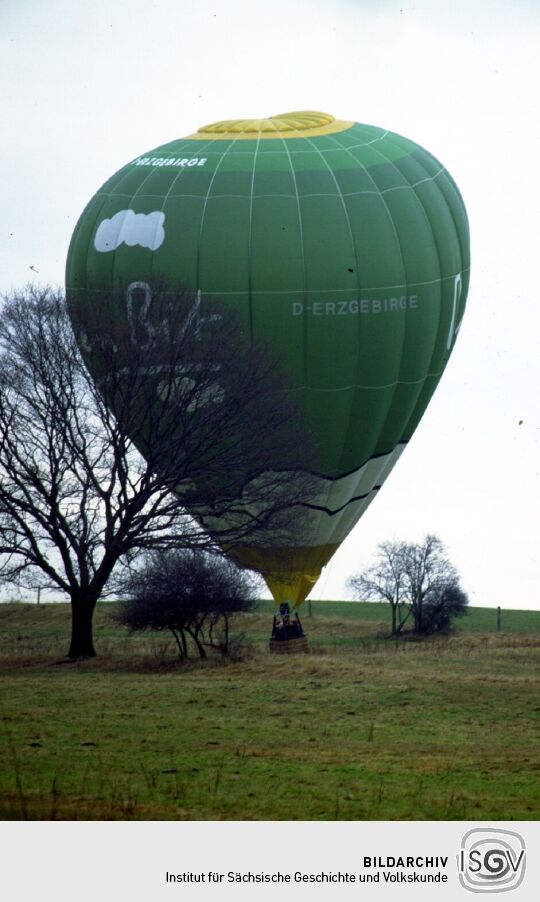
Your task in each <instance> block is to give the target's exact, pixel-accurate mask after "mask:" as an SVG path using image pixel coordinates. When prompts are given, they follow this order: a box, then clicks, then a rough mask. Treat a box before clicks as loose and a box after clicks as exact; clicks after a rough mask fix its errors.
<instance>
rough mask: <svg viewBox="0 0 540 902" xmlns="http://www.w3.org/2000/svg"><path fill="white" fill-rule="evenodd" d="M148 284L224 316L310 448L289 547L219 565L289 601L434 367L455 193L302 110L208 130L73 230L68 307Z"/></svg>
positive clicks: (403, 156) (448, 336) (388, 147)
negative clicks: (251, 347) (305, 490)
mask: <svg viewBox="0 0 540 902" xmlns="http://www.w3.org/2000/svg"><path fill="white" fill-rule="evenodd" d="M157 281H162V282H165V283H166V282H169V283H174V284H176V285H178V284H180V285H182V286H185V288H186V289H188V290H190V291H192V292H194V293H196V294H197V296H198V298H199V299H200V302H201V303H203V304H204V302H205V301H211V302H212V304H213V305H214V306H215V304H223V305H224V306H226V307H230V308H233V309H234V310H236V311H237V312H238V314H239V316H240V317H241V321H242V323H243V324H244V328H245V330H246V331H247V332H248V333H249V334H250V335H251V336H252V337H253V338H255V339H263V340H264V341H266V342H268V343H269V344H270V345H272V346H274V347H275V348H276V349H277V350H278V351H279V353H280V355H281V356H282V359H283V360H284V363H285V367H286V372H287V379H288V386H289V390H290V392H292V393H294V396H295V397H296V398H297V399H298V401H299V403H300V405H301V407H302V408H303V410H304V411H305V414H306V417H307V421H308V423H309V426H310V429H311V431H312V433H313V434H314V436H315V437H316V440H317V444H318V453H319V459H320V465H319V473H318V474H317V479H318V488H317V489H316V491H315V494H314V496H313V497H312V498H310V499H307V500H308V501H309V502H310V514H309V521H308V524H307V526H306V527H305V528H304V531H303V535H304V536H305V538H304V540H303V541H302V544H301V545H298V546H297V547H292V548H291V547H288V548H276V547H269V548H260V547H249V546H247V545H246V546H244V547H242V548H236V549H235V555H236V557H237V558H240V560H242V561H243V562H244V563H245V564H247V565H251V566H254V567H256V568H258V569H260V570H261V571H262V572H263V573H266V576H267V582H268V584H269V586H270V588H271V590H272V592H273V595H274V598H275V599H276V601H277V602H282V601H291V602H293V603H295V604H299V603H300V602H301V601H302V600H303V599H304V598H305V597H306V595H307V594H308V592H309V591H310V589H311V588H312V587H313V585H314V583H315V582H316V580H317V578H318V576H319V574H320V572H321V568H322V567H323V566H324V565H325V564H326V563H327V562H328V560H329V559H330V558H331V556H332V555H333V554H334V552H335V551H336V549H337V548H338V546H339V545H340V543H341V542H342V541H343V539H344V538H345V537H346V536H347V534H348V533H349V531H350V530H351V529H352V527H353V526H354V525H355V523H356V522H357V521H358V519H359V517H361V515H362V514H363V512H364V511H365V510H366V508H367V506H368V505H369V504H370V502H371V501H372V500H373V498H374V497H375V495H376V493H377V492H378V491H379V489H380V487H381V486H382V484H383V482H384V480H385V479H386V477H387V476H388V474H389V472H390V471H391V469H392V467H393V466H394V464H395V463H396V461H397V459H398V457H399V455H400V454H401V452H402V451H403V448H404V447H405V445H406V444H407V442H408V441H409V439H410V437H411V436H412V434H413V432H414V430H415V428H416V426H417V424H418V422H419V420H420V418H421V417H422V414H423V413H424V411H425V409H426V406H427V404H428V402H429V399H430V398H431V395H432V394H433V392H434V390H435V388H436V386H437V383H438V381H439V379H440V377H441V375H442V372H443V370H444V368H445V366H446V364H447V362H448V358H449V356H450V353H451V351H452V348H453V345H454V341H455V338H456V335H457V332H458V329H459V327H460V324H461V319H462V316H463V312H464V307H465V300H466V297H467V289H468V284H469V232H468V223H467V215H466V212H465V208H464V205H463V201H462V199H461V196H460V193H459V191H458V189H457V187H456V185H455V183H454V182H453V180H452V178H451V177H450V176H449V174H448V172H447V171H446V169H445V168H444V166H443V165H442V164H441V163H439V162H438V161H437V160H436V159H435V158H434V157H433V156H431V154H429V153H428V152H427V151H426V150H424V149H423V148H421V147H419V146H418V145H417V144H415V143H413V142H412V141H410V140H408V139H406V138H403V137H401V136H400V135H397V134H393V133H392V132H389V131H386V130H383V129H381V128H376V127H374V126H370V125H362V124H359V123H354V122H346V121H341V120H336V119H334V118H333V117H332V116H330V115H327V114H324V113H317V112H299V113H287V114H285V115H280V116H274V117H272V118H269V119H257V120H232V121H225V122H217V123H214V124H212V125H208V126H205V127H203V128H201V129H199V131H198V132H197V133H196V134H194V135H190V136H189V137H187V138H181V139H179V140H176V141H171V142H170V143H168V144H165V145H163V146H160V147H158V148H156V149H155V150H152V151H149V152H148V153H146V154H144V155H142V156H139V157H137V158H136V159H134V160H133V161H132V162H130V163H128V164H127V165H126V166H125V167H124V168H123V169H121V170H120V171H119V172H117V173H116V174H115V175H113V176H112V178H110V179H109V181H108V182H106V184H105V185H104V186H103V187H102V188H101V189H100V190H99V191H98V193H97V194H96V195H95V197H93V198H92V200H91V201H90V203H89V204H88V206H87V207H86V209H85V211H84V213H83V214H82V216H81V218H80V220H79V223H78V225H77V227H76V229H75V233H74V235H73V238H72V242H71V246H70V250H69V257H68V263H67V289H68V296H69V297H70V299H71V302H72V303H76V304H77V305H78V306H79V311H80V310H83V311H84V303H85V297H87V292H88V291H89V290H90V289H91V288H95V287H96V286H99V287H102V288H103V287H104V288H107V289H108V290H109V291H118V290H119V286H124V290H125V286H126V285H133V284H135V285H137V286H141V285H142V286H145V285H147V286H150V285H152V284H155V283H156V282H157ZM122 303H123V305H124V306H123V308H122V309H124V310H125V299H123V298H121V299H119V305H120V304H122ZM278 572H279V573H280V574H281V575H280V576H279V577H278V576H276V574H277V573H278Z"/></svg>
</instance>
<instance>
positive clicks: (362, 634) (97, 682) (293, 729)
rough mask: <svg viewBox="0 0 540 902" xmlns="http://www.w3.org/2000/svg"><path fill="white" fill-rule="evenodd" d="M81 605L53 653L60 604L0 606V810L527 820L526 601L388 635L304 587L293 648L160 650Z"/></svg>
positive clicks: (103, 815)
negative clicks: (427, 634) (238, 657)
mask: <svg viewBox="0 0 540 902" xmlns="http://www.w3.org/2000/svg"><path fill="white" fill-rule="evenodd" d="M110 611H111V605H109V604H102V605H100V607H99V609H98V612H97V614H96V645H97V650H98V653H99V657H98V658H96V659H95V660H91V661H84V662H81V663H78V664H67V663H65V661H64V659H63V658H62V655H63V654H65V651H66V648H67V639H68V635H69V610H68V608H67V606H65V605H41V606H40V607H39V608H38V607H36V606H35V605H22V604H11V605H4V604H3V605H0V636H1V639H0V681H1V697H2V703H1V715H2V725H1V729H0V761H1V764H0V817H2V818H3V819H24V818H29V819H35V818H38V819H55V818H69V819H121V820H127V819H164V820H165V819H197V820H204V819H210V820H217V819H231V820H248V819H267V820H281V819H291V820H296V819H306V820H339V819H344V820H357V819H373V820H378V819H407V820H408V819H416V820H421V819H435V820H442V819H450V820H453V819H465V820H477V819H520V820H527V819H534V820H536V819H538V817H539V814H540V742H539V739H540V692H539V684H540V667H539V663H540V612H528V611H514V612H510V611H503V613H502V623H503V630H502V631H501V632H500V633H496V632H495V631H494V630H495V623H496V620H495V611H494V610H491V611H489V610H487V609H479V608H476V609H472V610H471V613H470V614H469V616H468V617H467V618H465V619H464V620H463V621H461V622H460V630H459V632H457V633H456V634H455V635H454V636H452V637H450V638H438V639H436V640H430V641H424V642H412V641H402V642H395V641H393V640H387V639H386V638H384V637H385V636H386V635H387V632H388V609H387V608H386V607H385V606H382V605H375V604H358V603H356V604H353V603H346V602H326V603H320V602H317V603H314V604H313V612H314V616H313V617H311V618H310V617H309V616H307V611H306V616H305V617H304V626H305V627H306V631H307V632H308V634H309V637H310V646H311V650H312V653H311V654H310V655H304V656H295V657H290V658H283V657H274V656H270V655H269V654H268V651H267V639H268V633H269V627H270V616H269V614H270V611H271V606H270V604H269V603H268V604H266V603H261V605H260V608H259V610H258V611H257V613H255V614H249V615H244V616H243V617H242V619H241V621H240V622H239V624H238V626H239V628H240V629H242V631H243V632H244V633H245V634H246V642H247V643H248V645H249V646H250V650H251V654H250V657H249V658H247V659H246V660H242V661H238V662H236V663H227V664H222V663H220V662H209V663H208V664H206V665H201V664H192V665H189V666H183V667H181V666H179V665H178V664H177V663H176V662H175V660H174V657H173V645H172V643H171V642H169V641H168V639H167V638H166V637H165V636H157V637H152V636H150V635H148V636H131V637H130V636H128V634H127V633H126V632H125V631H123V630H122V629H120V628H119V627H117V626H116V625H115V624H114V622H113V621H112V620H111V617H110Z"/></svg>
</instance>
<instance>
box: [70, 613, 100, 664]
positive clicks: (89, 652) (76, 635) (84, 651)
mask: <svg viewBox="0 0 540 902" xmlns="http://www.w3.org/2000/svg"><path fill="white" fill-rule="evenodd" d="M95 606H96V603H95V601H86V600H84V601H79V600H77V601H75V600H73V599H72V601H71V644H70V646H69V651H68V658H72V659H73V660H76V659H77V658H95V656H96V652H95V649H94V637H93V633H92V618H93V616H94V609H95Z"/></svg>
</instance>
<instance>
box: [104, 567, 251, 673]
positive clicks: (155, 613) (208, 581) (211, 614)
mask: <svg viewBox="0 0 540 902" xmlns="http://www.w3.org/2000/svg"><path fill="white" fill-rule="evenodd" d="M256 587H257V579H256V578H255V577H254V576H253V575H252V574H251V573H247V572H246V571H244V570H240V569H239V568H238V567H237V566H236V565H235V564H233V563H232V562H231V561H229V560H228V559H227V558H224V557H221V556H218V555H210V554H208V553H205V552H202V551H192V550H190V551H185V550H181V551H167V552H159V553H158V552H153V553H149V554H147V555H146V556H145V558H144V560H143V565H142V566H141V567H140V569H138V570H137V571H135V572H134V573H133V574H132V575H131V576H130V577H129V579H128V580H127V581H126V583H125V586H124V591H125V595H126V599H125V601H123V602H122V603H121V604H120V606H119V610H118V614H117V616H116V619H117V621H118V622H119V623H121V624H122V625H124V626H127V627H128V629H130V630H131V631H132V632H136V631H140V630H156V631H162V630H169V631H170V632H171V633H172V634H173V636H174V639H175V641H176V645H177V648H178V654H179V655H180V657H181V658H187V657H189V654H190V651H191V650H192V649H195V651H196V652H197V654H198V655H199V656H200V657H201V658H204V657H206V655H207V649H213V650H214V651H217V652H218V653H219V654H221V655H226V656H228V655H230V653H231V647H232V640H231V632H230V618H231V616H232V615H233V614H237V613H240V612H243V611H249V610H251V608H252V607H253V604H254V601H253V595H254V592H255V590H256ZM237 644H238V643H237V642H235V643H234V646H235V648H236V646H237Z"/></svg>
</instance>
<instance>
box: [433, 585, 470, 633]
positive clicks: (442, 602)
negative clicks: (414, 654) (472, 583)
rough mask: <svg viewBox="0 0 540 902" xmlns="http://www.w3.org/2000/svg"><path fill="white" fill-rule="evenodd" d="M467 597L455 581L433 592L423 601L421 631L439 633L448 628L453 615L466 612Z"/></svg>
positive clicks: (461, 615) (459, 615) (458, 615)
mask: <svg viewBox="0 0 540 902" xmlns="http://www.w3.org/2000/svg"><path fill="white" fill-rule="evenodd" d="M468 603H469V599H468V597H467V595H466V594H465V592H464V591H463V589H462V588H461V587H460V586H459V585H458V584H457V583H450V584H449V585H447V586H444V587H443V588H442V589H439V590H438V591H436V592H433V593H432V594H431V595H429V596H428V597H427V598H426V600H425V601H424V606H423V612H422V632H423V633H427V634H430V633H440V632H445V631H447V630H449V629H450V628H451V626H452V620H453V618H454V617H463V615H464V614H466V613H467V605H468Z"/></svg>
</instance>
